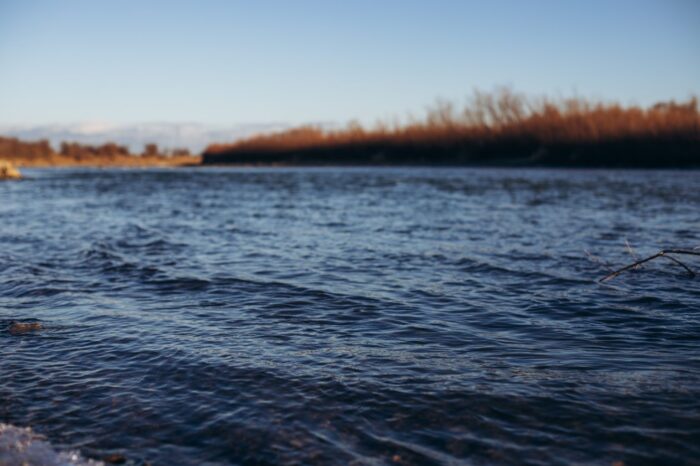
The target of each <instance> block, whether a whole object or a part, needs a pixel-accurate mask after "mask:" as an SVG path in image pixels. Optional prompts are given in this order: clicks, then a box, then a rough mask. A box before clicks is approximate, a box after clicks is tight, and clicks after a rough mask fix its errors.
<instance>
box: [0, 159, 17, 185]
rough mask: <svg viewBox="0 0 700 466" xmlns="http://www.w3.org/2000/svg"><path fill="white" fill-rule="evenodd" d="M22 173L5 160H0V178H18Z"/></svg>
mask: <svg viewBox="0 0 700 466" xmlns="http://www.w3.org/2000/svg"><path fill="white" fill-rule="evenodd" d="M20 178H22V174H21V173H20V172H19V170H18V169H17V167H15V166H14V165H12V164H11V163H10V162H8V161H6V160H0V180H18V179H20Z"/></svg>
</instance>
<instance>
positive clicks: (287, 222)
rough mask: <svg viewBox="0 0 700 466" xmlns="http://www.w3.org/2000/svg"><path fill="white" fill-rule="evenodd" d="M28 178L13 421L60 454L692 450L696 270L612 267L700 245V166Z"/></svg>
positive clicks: (4, 352) (414, 457) (8, 262)
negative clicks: (618, 270)
mask: <svg viewBox="0 0 700 466" xmlns="http://www.w3.org/2000/svg"><path fill="white" fill-rule="evenodd" d="M25 175H26V179H25V180H23V181H20V182H5V183H0V422H3V423H7V424H9V425H11V426H14V427H16V428H18V429H19V428H24V427H31V428H32V429H33V430H34V432H36V433H38V434H41V435H43V436H44V437H45V441H44V442H45V443H46V442H48V443H49V444H50V445H51V446H52V448H54V449H55V450H56V451H57V452H61V451H63V452H65V451H74V452H80V454H81V455H82V456H83V458H92V459H98V460H99V459H101V458H104V457H105V456H107V455H110V454H120V455H123V456H124V457H125V458H126V461H127V462H128V463H130V464H135V465H140V464H154V465H176V464H193V465H194V464H202V465H219V464H251V465H252V464H256V465H258V464H302V463H304V464H342V465H347V464H373V465H381V464H387V465H389V464H391V465H401V464H543V465H545V464H546V465H550V464H567V465H568V464H572V463H586V464H601V465H602V464H605V465H610V464H612V463H615V462H624V464H700V277H699V278H695V279H691V278H689V277H688V276H687V274H685V272H684V271H683V269H682V268H681V267H679V266H677V265H676V264H674V263H672V262H670V261H663V260H657V261H652V262H650V263H648V264H647V265H646V266H645V267H644V268H642V269H639V270H634V271H631V272H628V273H625V274H622V275H620V276H618V277H617V278H615V279H613V280H610V281H608V282H606V283H604V284H600V283H598V282H597V280H598V279H599V278H601V277H602V276H604V275H605V274H607V273H608V267H620V266H622V265H624V264H626V263H629V262H631V261H632V260H633V255H632V253H635V254H637V255H638V256H640V257H641V256H644V255H649V254H653V253H655V252H657V251H658V250H659V249H662V248H666V247H682V248H693V247H697V246H700V175H699V174H698V172H673V171H602V170H601V171H595V170H591V171H585V170H580V171H579V170H553V169H548V170H537V169H446V168H443V169H427V168H265V169H263V168H238V169H236V168H184V169H137V170H122V169H109V170H96V169H47V170H40V169H34V170H29V169H28V170H25ZM626 242H627V243H629V245H631V247H632V248H633V249H634V251H632V252H631V251H629V250H628V247H627V246H626ZM678 258H679V259H681V260H682V261H683V262H685V263H686V264H687V265H688V266H690V267H691V268H694V269H695V270H698V271H700V260H698V258H694V257H692V256H686V257H682V256H678ZM15 321H21V322H39V323H40V324H41V326H42V327H43V328H42V329H41V330H38V331H28V332H23V333H17V332H10V331H9V328H10V326H11V324H12V323H13V322H15ZM0 438H1V436H0ZM37 441H39V440H37ZM0 445H2V442H0ZM7 448H10V447H7V446H6V447H5V449H6V451H5V452H4V454H5V456H4V458H5V461H6V462H11V461H14V460H11V459H9V458H11V456H10V453H8V451H7ZM15 453H16V452H15ZM1 455H3V452H2V450H1V449H0V462H2V458H3V456H1ZM63 457H64V458H65V455H64V456H63ZM51 461H54V460H52V459H51V458H50V457H48V456H47V457H46V464H54V463H51ZM56 464H58V463H56Z"/></svg>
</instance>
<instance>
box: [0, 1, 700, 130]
mask: <svg viewBox="0 0 700 466" xmlns="http://www.w3.org/2000/svg"><path fill="white" fill-rule="evenodd" d="M499 85H509V86H512V87H513V88H515V89H516V90H518V91H522V92H525V93H530V94H536V95H540V94H548V95H552V96H557V95H572V94H574V93H576V94H577V95H580V96H585V97H592V98H599V99H605V100H617V101H621V102H623V103H641V104H648V103H651V102H654V101H657V100H665V99H669V98H676V99H685V98H686V97H688V96H689V95H690V94H692V93H700V2H699V1H695V0H634V1H632V0H589V1H578V2H574V1H566V0H558V1H553V0H527V1H526V0H493V1H488V2H487V1H467V0H462V1H459V0H455V1H447V0H432V1H411V0H403V1H394V0H387V1H381V0H372V1H366V0H355V1H331V0H325V1H307V0H296V1H271V0H256V1H253V0H251V1H245V2H244V1H236V0H209V1H207V0H200V1H189V2H184V1H176V0H168V1H165V0H162V1H160V0H154V1H148V0H138V1H132V0H121V1H109V0H104V1H95V0H54V1H50V0H0V124H46V123H65V122H79V121H106V122H115V123H122V124H126V123H133V122H149V121H173V122H178V121H192V122H202V123H207V124H240V123H249V122H261V123H262V122H287V123H292V124H297V123H304V122H319V121H320V122H331V121H336V122H345V121H348V120H350V119H353V118H357V119H360V120H361V121H363V122H373V121H375V120H376V119H378V118H389V117H391V116H394V115H405V114H406V113H407V112H413V113H414V114H416V115H419V114H421V112H422V111H423V110H424V109H425V107H426V106H427V105H429V104H431V103H432V102H434V101H435V99H436V98H437V97H442V98H446V99H451V100H454V101H456V102H458V103H461V102H463V101H464V100H465V97H466V96H468V95H469V94H470V93H471V92H472V90H473V89H474V88H479V89H482V90H490V89H493V88H494V87H495V86H499Z"/></svg>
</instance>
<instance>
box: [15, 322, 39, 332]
mask: <svg viewBox="0 0 700 466" xmlns="http://www.w3.org/2000/svg"><path fill="white" fill-rule="evenodd" d="M42 328H44V327H43V326H42V325H41V322H12V324H10V326H9V327H8V330H9V331H10V333H11V334H13V335H17V334H21V333H27V332H34V331H36V330H41V329H42Z"/></svg>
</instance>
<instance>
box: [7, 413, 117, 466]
mask: <svg viewBox="0 0 700 466" xmlns="http://www.w3.org/2000/svg"><path fill="white" fill-rule="evenodd" d="M0 464H2V465H5V466H23V465H33V466H101V465H104V463H103V462H102V461H95V460H91V459H87V458H84V457H83V456H82V455H81V454H80V453H79V452H77V451H74V450H69V451H57V450H56V449H55V448H54V447H53V446H52V445H51V444H50V443H49V442H48V441H46V439H45V438H44V437H43V436H42V435H40V434H37V433H36V432H34V431H33V430H32V429H31V428H28V427H16V426H13V425H11V424H3V423H0Z"/></svg>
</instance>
